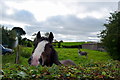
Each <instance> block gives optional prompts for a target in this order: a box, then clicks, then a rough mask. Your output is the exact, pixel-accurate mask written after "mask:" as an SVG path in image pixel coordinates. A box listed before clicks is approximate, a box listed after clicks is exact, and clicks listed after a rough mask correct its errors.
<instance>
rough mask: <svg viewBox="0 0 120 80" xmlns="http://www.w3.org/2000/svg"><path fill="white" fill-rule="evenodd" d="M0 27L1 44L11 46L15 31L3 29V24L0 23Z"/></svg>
mask: <svg viewBox="0 0 120 80" xmlns="http://www.w3.org/2000/svg"><path fill="white" fill-rule="evenodd" d="M0 29H1V30H2V44H3V45H8V47H10V48H13V47H14V42H15V41H16V33H15V31H12V30H7V28H6V29H5V28H4V26H3V25H0Z"/></svg>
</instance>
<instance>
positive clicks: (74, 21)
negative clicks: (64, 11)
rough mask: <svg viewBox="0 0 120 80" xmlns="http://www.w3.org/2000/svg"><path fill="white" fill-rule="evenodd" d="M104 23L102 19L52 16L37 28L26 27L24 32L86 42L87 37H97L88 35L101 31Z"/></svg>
mask: <svg viewBox="0 0 120 80" xmlns="http://www.w3.org/2000/svg"><path fill="white" fill-rule="evenodd" d="M104 21H105V20H104V19H96V18H92V17H87V18H84V19H80V18H77V17H76V16H75V15H68V16H53V17H50V18H49V19H47V20H46V21H44V22H41V24H40V25H38V26H31V27H30V26H27V27H26V30H27V31H28V32H29V33H32V32H33V31H34V32H37V31H42V32H53V33H54V34H55V35H56V36H55V37H56V39H58V40H66V41H67V40H70V41H73V40H87V39H88V37H89V36H92V37H97V35H92V34H90V33H92V32H97V31H100V30H103V24H104ZM59 34H60V35H59ZM62 35H64V36H65V37H64V36H62ZM71 37H72V38H73V39H71Z"/></svg>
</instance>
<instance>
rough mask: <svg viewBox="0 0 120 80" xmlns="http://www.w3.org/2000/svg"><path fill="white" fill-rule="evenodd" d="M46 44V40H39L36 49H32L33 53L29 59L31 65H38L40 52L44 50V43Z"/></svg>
mask: <svg viewBox="0 0 120 80" xmlns="http://www.w3.org/2000/svg"><path fill="white" fill-rule="evenodd" d="M46 44H48V41H46V40H43V41H41V42H39V43H38V45H37V47H36V49H35V50H34V53H33V55H32V57H33V59H32V61H31V65H34V66H37V65H39V59H40V57H41V55H42V53H43V52H44V50H45V45H46Z"/></svg>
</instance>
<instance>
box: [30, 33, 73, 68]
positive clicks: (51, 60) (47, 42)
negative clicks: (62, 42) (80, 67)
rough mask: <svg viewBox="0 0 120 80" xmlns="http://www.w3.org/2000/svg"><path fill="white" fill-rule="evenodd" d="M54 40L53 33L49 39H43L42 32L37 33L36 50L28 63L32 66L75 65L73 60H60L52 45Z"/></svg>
mask: <svg viewBox="0 0 120 80" xmlns="http://www.w3.org/2000/svg"><path fill="white" fill-rule="evenodd" d="M53 38H54V36H53V33H52V32H50V34H49V37H41V34H40V31H39V32H38V33H37V35H36V38H35V40H34V49H33V51H32V56H31V57H30V58H29V59H28V63H29V64H30V65H33V66H38V65H39V64H40V65H42V66H52V65H53V64H56V65H62V64H63V65H75V63H74V62H73V61H71V60H63V61H59V60H58V54H57V52H56V51H55V49H54V47H53V45H52V41H53Z"/></svg>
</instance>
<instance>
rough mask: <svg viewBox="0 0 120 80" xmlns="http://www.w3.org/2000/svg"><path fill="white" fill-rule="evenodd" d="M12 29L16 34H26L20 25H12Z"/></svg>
mask: <svg viewBox="0 0 120 80" xmlns="http://www.w3.org/2000/svg"><path fill="white" fill-rule="evenodd" d="M12 30H15V31H16V33H17V35H18V36H21V35H25V34H26V32H25V31H24V30H23V29H22V28H20V27H14V28H13V29H12Z"/></svg>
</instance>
